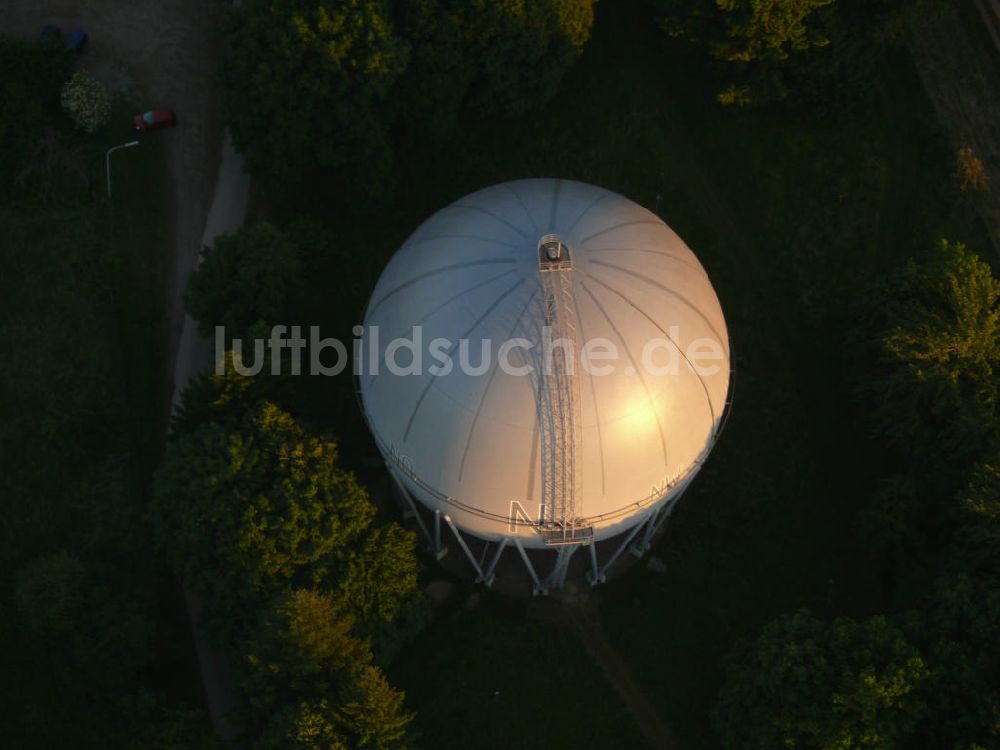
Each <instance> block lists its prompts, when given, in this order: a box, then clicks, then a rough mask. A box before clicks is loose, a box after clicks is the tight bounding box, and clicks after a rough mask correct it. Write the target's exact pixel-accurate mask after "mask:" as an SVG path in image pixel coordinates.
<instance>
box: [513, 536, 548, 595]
mask: <svg viewBox="0 0 1000 750" xmlns="http://www.w3.org/2000/svg"><path fill="white" fill-rule="evenodd" d="M514 546H515V547H517V551H518V552H520V553H521V559H522V560H523V561H524V567H526V568H527V569H528V573H529V575H531V580H532V582H533V583H534V586H533V587H532V589H531V593H532V594H533V595H534V596H538V595H539V594H543V595H544V594H548V593H549V591H548V589H546V588H545V587H544V586H543V585H542V582H541V581H539V580H538V574H537V573H536V572H535V566H534V565H532V564H531V560H529V559H528V553H527V552H525V551H524V546H523V545H522V544H521V540H520V539H518V538H517V537H514Z"/></svg>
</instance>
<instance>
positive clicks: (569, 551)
mask: <svg viewBox="0 0 1000 750" xmlns="http://www.w3.org/2000/svg"><path fill="white" fill-rule="evenodd" d="M579 547H580V545H579V544H566V545H563V546H561V547H559V548H558V552H557V554H556V563H555V565H553V566H552V572H551V573H549V577H548V578H547V579H546V580H545V582H546V588H548V589H551V590H553V591H556V590H558V589H561V588H562V587H563V584H565V583H566V571H567V570H569V559H570V558H571V557H572V556H573V553H574V552H576V551H577V549H579Z"/></svg>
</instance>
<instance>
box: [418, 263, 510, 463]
mask: <svg viewBox="0 0 1000 750" xmlns="http://www.w3.org/2000/svg"><path fill="white" fill-rule="evenodd" d="M523 283H524V279H518V281H517V283H516V284H514V286H512V287H510V288H509V289H507V291H505V292H504V293H503V294H501V295H500V296H499V297H497V298H496V299H495V300H494V301H493V304H491V305H490V306H489V307H488V308H486V310H485V311H484V312H483V314H482V315H480V316H479V318H477V319H476V322H475V323H473V324H472V326H471V327H470V328H469V330H467V331H466V332H465V333H464V334H462V336H461V337H459V341H461V340H462V339H465V338H468V337H469V334H470V333H472V332H473V331H474V330H476V328H477V327H478V326H479V324H480V323H482V322H483V320H484V319H485V318H486V316H487V315H489V314H490V313H491V312H493V311H494V310H495V309H496V307H497V305H499V304H500V303H501V302H503V301H504V300H505V299H506V298H507V295H509V294H510V293H511V292H513V291H514V290H515V289H517V288H518V287H519V286H521V284H523ZM458 343H459V342H458V341H456V342H454V343H453V344H452V345H451V346H450V347H448V356H449V357H450V356H451V355H452V353H454V351H455V348H456V347H457V346H458ZM435 380H437V376H435V375H431V379H430V380H429V381H428V382H427V385H426V386H424V390H423V391H422V392H421V393H420V398H418V399H417V403H416V404H415V405H414V407H413V411H412V412H411V414H410V419H409V421H407V423H406V430H404V431H403V442H404V443H405V442H406V440H407V438H409V436H410V430H411V429H412V428H413V422H414V420H415V419H416V417H417V412H418V411H419V410H420V405H421V404H422V403H423V402H424V399H425V398H426V397H427V393H428V392H429V391H430V389H431V387H432V386H433V385H434V381H435Z"/></svg>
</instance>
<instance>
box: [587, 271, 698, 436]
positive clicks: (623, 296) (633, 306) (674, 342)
mask: <svg viewBox="0 0 1000 750" xmlns="http://www.w3.org/2000/svg"><path fill="white" fill-rule="evenodd" d="M587 278H589V279H591V280H592V281H595V282H596V283H598V284H600V285H601V286H603V287H604V288H605V289H607V290H608V291H611V292H614V293H615V294H617V295H618V296H619V297H621V298H622V299H623V300H624V301H625V302H626V303H627V304H628V305H629V306H630V307H631V308H632V309H633V310H635V311H636V312H637V313H639V314H640V315H642V316H643V317H644V318H645V319H646V320H648V321H649V322H650V323H652V324H653V326H654V327H655V328H656V329H657V330H659V332H660V333H662V334H663V335H664V337H665V338H666V339H667V341H669V342H670V343H671V344H673V345H674V348H675V349H676V350H677V353H678V354H680V355H681V356H682V357H684V361H685V362H687V365H688V368H690V370H691V372H693V373H694V376H695V377H696V378H698V382H699V383H701V389H702V390H703V391H704V392H705V400H706V401H707V402H708V413H709V415H710V416H711V417H712V433H713V434H714V433H715V406H713V404H712V396H711V395H710V394H709V392H708V386H707V385H706V384H705V379H704V378H703V377H702V376H701V374H700V373H699V372H698V371H697V370H696V369H695V368H694V365H693V364H691V360H690V359H689V358H688V355H687V354H686V353H685V352H684V350H683V349H681V347H680V344H678V343H677V342H676V341H674V340H673V338H671V336H670V334H669V333H667V332H666V331H665V330H663V326H661V325H660V324H659V323H657V322H656V321H655V320H653V319H652V318H651V317H650V316H649V314H648V313H647V312H646V311H645V310H643V309H642V308H641V307H639V306H638V305H637V304H635V303H634V302H633V301H632V300H630V299H629V298H628V297H626V296H625V295H624V294H622V293H621V292H619V291H618V290H617V289H615V288H614V287H613V286H611V285H609V284H606V283H605V282H603V281H601V280H600V279H599V278H597V277H596V276H593V275H590V274H587Z"/></svg>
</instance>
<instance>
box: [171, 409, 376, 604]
mask: <svg viewBox="0 0 1000 750" xmlns="http://www.w3.org/2000/svg"><path fill="white" fill-rule="evenodd" d="M153 510H154V523H155V525H156V530H157V532H158V537H159V539H160V540H161V543H162V544H163V546H164V547H165V548H166V549H167V551H168V553H169V554H170V556H171V558H172V559H173V561H174V565H175V567H176V569H177V571H178V572H179V574H180V576H181V578H182V580H183V581H184V582H185V583H186V584H187V585H189V586H192V587H193V588H195V589H196V590H198V591H200V592H202V593H205V594H207V595H208V596H209V600H210V601H211V603H212V606H213V607H214V608H215V610H216V611H219V612H226V611H227V610H230V609H233V607H234V605H235V611H240V610H241V609H242V610H243V611H245V610H246V609H247V606H248V602H255V601H259V600H260V597H262V596H263V597H271V596H274V595H276V594H278V593H280V592H281V591H282V590H284V589H285V588H286V587H288V586H290V585H294V584H295V583H296V582H297V581H303V582H304V581H307V580H308V578H309V577H310V576H311V575H313V574H315V573H316V572H317V570H318V568H319V566H320V565H321V564H322V563H323V562H324V561H326V560H328V558H329V557H330V556H331V555H333V554H334V553H335V552H336V551H337V550H338V549H339V548H341V547H343V546H344V545H346V544H349V543H351V542H352V541H354V540H356V539H357V538H358V537H359V536H360V535H362V534H363V533H364V532H365V530H366V529H367V528H368V526H369V524H370V523H371V521H372V519H373V517H374V515H375V509H374V507H373V506H372V504H371V502H370V501H369V500H368V497H367V495H366V494H365V492H364V490H363V489H362V488H361V487H360V486H358V484H357V482H356V481H355V480H354V477H353V476H352V475H350V474H348V473H347V472H345V471H343V470H342V469H340V468H339V467H338V466H337V449H336V446H335V445H334V444H333V443H331V442H328V441H325V440H322V439H320V438H317V437H313V436H311V435H308V434H306V433H305V432H304V431H303V430H302V428H301V427H300V426H299V425H298V424H296V423H295V420H294V419H292V417H291V416H290V415H289V414H286V413H285V412H283V411H281V410H280V409H279V408H278V407H276V406H274V405H273V404H269V403H263V404H261V405H259V406H258V407H256V408H254V409H253V410H251V411H250V412H249V413H248V414H247V415H246V416H244V417H243V418H242V419H241V420H239V421H236V422H229V423H222V424H219V423H209V424H206V425H203V426H201V427H199V428H197V429H195V430H193V431H192V432H190V433H188V434H185V435H181V436H178V437H177V438H176V439H175V440H174V441H173V442H172V443H171V444H170V446H169V447H168V450H167V455H166V458H165V460H164V463H163V466H162V467H161V469H160V471H159V472H158V475H157V482H156V491H155V499H154V508H153ZM241 604H242V606H240V605H241Z"/></svg>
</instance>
